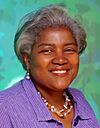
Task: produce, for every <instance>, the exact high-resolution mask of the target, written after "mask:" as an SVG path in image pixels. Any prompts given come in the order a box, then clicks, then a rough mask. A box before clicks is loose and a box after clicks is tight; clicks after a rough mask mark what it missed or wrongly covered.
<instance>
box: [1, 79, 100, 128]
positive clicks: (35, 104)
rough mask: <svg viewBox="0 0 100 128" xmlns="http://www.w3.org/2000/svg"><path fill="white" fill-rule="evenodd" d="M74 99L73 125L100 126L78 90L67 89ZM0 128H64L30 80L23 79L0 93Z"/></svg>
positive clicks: (74, 127) (97, 127) (78, 126)
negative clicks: (52, 114)
mask: <svg viewBox="0 0 100 128" xmlns="http://www.w3.org/2000/svg"><path fill="white" fill-rule="evenodd" d="M69 92H70V93H71V95H72V96H73V98H74V111H75V114H74V119H73V121H72V128H99V124H98V122H97V120H96V118H95V115H94V113H93V111H92V109H91V107H90V105H89V104H88V103H87V101H86V100H85V98H84V96H83V95H82V94H81V92H80V91H78V90H76V89H69ZM0 128H64V126H63V124H62V123H61V122H60V121H59V120H57V119H55V118H53V117H52V116H51V114H50V112H49V110H48V109H47V107H46V106H45V104H44V102H43V101H42V99H41V97H40V96H39V95H38V93H37V90H36V89H35V87H34V85H33V83H32V82H31V80H26V79H24V80H22V81H20V82H19V83H17V84H16V85H15V86H13V87H12V88H10V89H8V90H6V91H3V92H0Z"/></svg>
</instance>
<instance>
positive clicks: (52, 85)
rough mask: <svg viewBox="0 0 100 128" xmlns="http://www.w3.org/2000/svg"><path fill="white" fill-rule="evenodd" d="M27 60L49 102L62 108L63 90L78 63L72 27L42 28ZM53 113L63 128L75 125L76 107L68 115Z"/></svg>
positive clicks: (76, 70)
mask: <svg viewBox="0 0 100 128" xmlns="http://www.w3.org/2000/svg"><path fill="white" fill-rule="evenodd" d="M24 60H25V62H26V66H27V69H28V70H29V71H30V74H31V79H32V81H33V82H34V84H35V86H36V88H37V89H38V90H39V91H40V92H41V94H42V96H43V97H44V98H45V99H47V101H48V102H49V104H51V105H54V106H55V107H56V108H58V109H61V108H62V106H63V104H64V97H63V92H64V90H65V89H66V88H67V87H68V86H69V85H70V84H71V82H72V81H73V80H74V79H75V77H76V75H77V72H78V65H79V54H78V46H77V43H76V41H75V39H74V37H73V35H72V33H71V32H70V31H69V29H67V28H66V27H64V26H62V27H58V28H50V27H49V28H46V29H44V30H42V31H41V32H40V38H39V41H38V42H37V43H36V44H34V46H33V48H32V52H31V56H30V57H29V56H28V55H27V54H25V55H24ZM58 97H59V98H58ZM51 114H52V116H53V117H54V118H56V119H58V120H59V121H61V122H62V123H63V125H64V128H71V127H72V120H73V116H74V110H73V109H72V111H71V112H70V113H69V114H68V116H67V117H66V118H60V117H58V116H57V115H56V114H54V113H52V112H51Z"/></svg>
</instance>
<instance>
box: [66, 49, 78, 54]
mask: <svg viewBox="0 0 100 128" xmlns="http://www.w3.org/2000/svg"><path fill="white" fill-rule="evenodd" d="M76 51H77V50H76V49H75V48H65V49H64V52H65V53H70V54H72V53H75V52H76Z"/></svg>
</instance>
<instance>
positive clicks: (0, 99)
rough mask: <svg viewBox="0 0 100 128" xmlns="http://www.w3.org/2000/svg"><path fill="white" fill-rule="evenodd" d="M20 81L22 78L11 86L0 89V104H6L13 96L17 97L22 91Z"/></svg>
mask: <svg viewBox="0 0 100 128" xmlns="http://www.w3.org/2000/svg"><path fill="white" fill-rule="evenodd" d="M22 81H23V80H21V81H19V82H17V83H15V84H14V85H13V86H12V87H10V88H8V89H6V90H3V91H0V106H1V105H2V104H3V105H4V104H7V103H8V102H10V100H11V99H14V97H18V96H19V95H21V94H22V93H23V88H22Z"/></svg>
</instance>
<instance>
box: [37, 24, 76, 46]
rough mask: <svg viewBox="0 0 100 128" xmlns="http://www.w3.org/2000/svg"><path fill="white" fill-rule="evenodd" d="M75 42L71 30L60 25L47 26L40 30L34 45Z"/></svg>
mask: <svg viewBox="0 0 100 128" xmlns="http://www.w3.org/2000/svg"><path fill="white" fill-rule="evenodd" d="M42 43H45V44H55V45H56V44H57V45H59V44H65V43H71V44H76V41H75V38H74V36H73V34H72V32H71V31H70V30H69V29H68V28H67V27H65V26H61V27H48V28H45V29H43V30H41V31H40V34H39V40H38V41H37V43H36V45H39V44H42Z"/></svg>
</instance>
